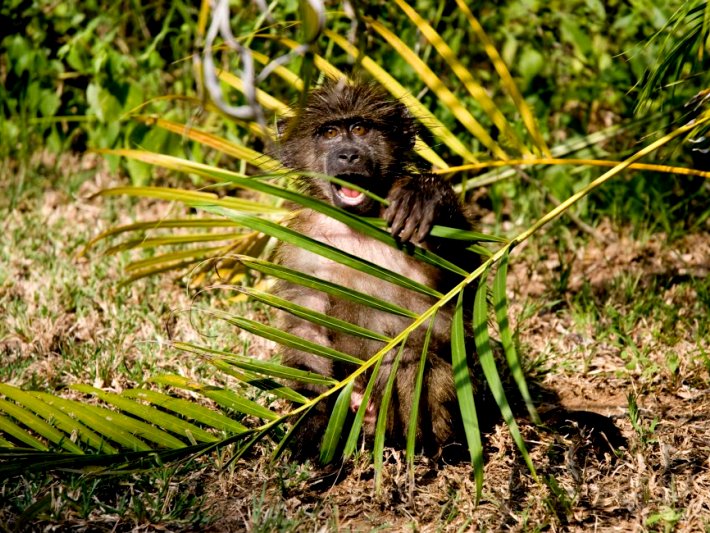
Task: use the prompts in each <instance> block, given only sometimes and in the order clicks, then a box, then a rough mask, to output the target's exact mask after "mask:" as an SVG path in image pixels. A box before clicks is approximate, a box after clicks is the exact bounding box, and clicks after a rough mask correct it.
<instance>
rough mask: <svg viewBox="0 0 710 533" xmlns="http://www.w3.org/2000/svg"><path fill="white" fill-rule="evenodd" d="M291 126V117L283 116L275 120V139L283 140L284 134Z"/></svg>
mask: <svg viewBox="0 0 710 533" xmlns="http://www.w3.org/2000/svg"><path fill="white" fill-rule="evenodd" d="M289 126H291V119H290V118H289V117H283V118H280V119H278V120H277V121H276V139H277V140H279V141H281V140H283V137H284V135H285V134H286V132H287V131H288V129H289Z"/></svg>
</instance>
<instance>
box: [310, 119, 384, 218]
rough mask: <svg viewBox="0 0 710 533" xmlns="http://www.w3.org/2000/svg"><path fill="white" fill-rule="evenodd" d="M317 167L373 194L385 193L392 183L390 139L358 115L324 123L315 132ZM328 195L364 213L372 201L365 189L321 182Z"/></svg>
mask: <svg viewBox="0 0 710 533" xmlns="http://www.w3.org/2000/svg"><path fill="white" fill-rule="evenodd" d="M314 142H315V149H316V154H318V166H319V167H320V168H319V171H320V172H323V174H328V175H329V176H335V177H336V178H341V179H343V180H345V181H347V182H348V183H352V184H353V185H357V186H358V187H361V188H363V189H366V190H368V191H371V192H373V193H375V194H379V195H382V194H386V193H387V191H388V190H389V187H390V185H391V181H390V180H389V179H388V169H389V167H390V166H391V163H392V161H391V160H392V154H391V153H390V152H389V150H388V148H389V146H390V143H388V142H387V139H386V138H385V136H384V135H383V133H382V132H381V131H379V130H377V129H376V128H375V127H374V125H373V124H371V123H368V122H367V121H366V120H364V119H362V118H360V117H353V118H351V119H348V120H339V121H333V122H328V123H325V124H323V126H321V127H320V128H319V129H318V130H317V131H316V133H315V136H314ZM321 189H322V190H323V192H324V193H326V196H327V197H328V199H329V200H330V201H331V202H332V203H333V204H335V205H337V206H338V207H342V208H344V209H348V210H350V211H354V212H357V213H366V212H368V211H370V210H371V209H372V208H373V207H374V202H373V200H372V199H371V198H369V197H368V196H366V195H365V194H364V193H362V192H360V191H357V190H355V189H351V188H348V187H347V186H344V185H341V184H338V183H335V182H328V183H321Z"/></svg>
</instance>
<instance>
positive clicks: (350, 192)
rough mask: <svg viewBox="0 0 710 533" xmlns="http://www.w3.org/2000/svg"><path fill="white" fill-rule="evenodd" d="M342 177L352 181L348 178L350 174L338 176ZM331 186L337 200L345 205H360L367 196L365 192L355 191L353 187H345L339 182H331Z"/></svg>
mask: <svg viewBox="0 0 710 533" xmlns="http://www.w3.org/2000/svg"><path fill="white" fill-rule="evenodd" d="M338 177H340V178H342V179H347V180H348V181H352V180H351V179H350V178H351V177H352V176H338ZM331 186H332V187H333V193H334V194H335V196H336V197H337V199H338V201H339V202H340V203H342V204H343V205H347V206H356V205H360V204H361V203H363V202H364V201H365V199H366V198H367V196H366V195H365V193H363V192H360V191H356V190H355V189H350V188H348V187H345V186H343V185H340V184H339V183H331Z"/></svg>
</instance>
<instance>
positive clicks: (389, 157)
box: [275, 82, 479, 456]
mask: <svg viewBox="0 0 710 533" xmlns="http://www.w3.org/2000/svg"><path fill="white" fill-rule="evenodd" d="M417 133H418V129H417V124H416V123H415V121H414V119H413V118H412V117H411V116H410V114H409V113H408V111H407V109H406V108H405V106H404V105H403V104H402V103H400V102H399V101H397V100H394V99H392V98H390V97H389V96H387V95H386V93H385V92H384V91H383V90H382V89H380V88H378V87H377V86H375V85H373V84H366V83H355V84H349V83H344V82H340V83H337V82H331V83H328V84H326V85H324V86H323V87H321V88H319V89H315V90H314V91H312V92H311V94H310V95H309V96H308V98H307V100H306V102H305V105H304V106H303V108H302V109H301V110H300V113H298V114H297V115H296V117H295V118H291V119H285V120H283V121H282V122H281V123H280V124H279V143H278V147H277V155H278V157H279V158H280V159H281V161H282V163H283V164H284V165H286V166H287V167H290V168H292V169H295V170H297V171H298V170H300V171H313V172H318V173H322V174H326V175H330V176H335V177H339V178H342V179H344V180H345V181H347V182H349V183H352V184H355V185H357V186H359V187H361V188H363V189H366V190H368V191H371V192H373V193H375V194H377V195H378V196H380V197H384V198H387V200H388V201H389V206H388V207H387V208H384V207H383V206H382V205H381V204H380V203H378V202H376V201H375V200H373V199H371V198H370V197H368V196H366V195H365V194H363V193H361V192H359V191H356V190H354V189H350V188H347V187H344V186H341V185H338V184H336V183H333V182H330V181H327V180H323V179H318V178H313V177H305V176H304V177H301V178H299V183H300V185H301V187H302V190H303V191H305V192H307V193H308V194H309V195H311V196H313V197H315V198H318V199H320V200H322V201H325V202H328V203H330V204H332V205H335V206H338V207H341V208H343V209H345V210H347V211H350V212H352V213H356V214H358V215H364V216H380V217H382V218H384V219H385V220H386V221H387V222H388V224H389V228H390V232H391V234H392V235H393V236H394V237H395V238H396V239H397V240H398V241H399V243H400V249H396V248H393V247H391V246H389V245H387V244H384V243H382V242H380V241H378V240H375V239H372V238H369V237H366V236H364V235H363V234H360V233H358V232H357V231H354V230H353V229H351V228H350V227H348V226H346V225H345V224H342V223H341V222H338V221H336V220H333V219H331V218H329V217H327V216H325V215H323V214H320V213H318V212H315V211H313V210H309V209H301V208H300V206H296V207H298V208H299V209H298V210H295V211H294V216H293V217H292V218H291V220H290V222H289V223H288V225H289V226H290V227H291V228H293V229H295V230H297V231H299V232H301V233H303V234H305V235H308V236H310V237H311V238H313V239H315V240H318V241H321V242H323V243H326V244H329V245H331V246H333V247H335V248H338V249H340V250H343V251H345V252H348V253H350V254H352V255H354V256H356V257H359V258H362V259H364V260H366V261H370V262H372V263H375V264H377V265H380V266H383V267H386V268H388V269H390V270H393V271H395V272H398V273H400V274H402V275H404V276H407V277H408V278H410V279H413V280H416V281H418V282H420V283H423V284H426V285H428V286H430V287H433V288H436V289H438V290H439V291H442V292H446V291H447V290H448V289H450V288H451V287H452V286H453V284H454V283H455V282H458V281H460V280H461V279H462V278H461V277H460V276H458V275H454V274H451V273H450V272H444V271H440V270H439V269H437V268H435V267H433V266H431V265H429V264H426V263H424V262H421V261H419V260H416V259H414V258H413V257H412V255H411V250H412V248H413V246H421V247H423V248H426V249H428V250H431V251H433V252H435V253H437V254H439V255H441V256H443V257H444V258H447V259H449V260H451V261H452V262H455V263H459V264H461V266H462V267H463V268H465V269H466V270H467V271H471V270H473V269H475V268H476V267H477V266H478V264H479V263H478V257H477V256H476V255H475V254H470V253H469V252H467V251H466V250H465V246H462V245H461V244H460V243H459V244H454V245H452V244H451V242H452V241H446V240H444V239H438V238H435V237H432V236H431V235H430V231H431V228H432V226H433V225H442V226H448V227H454V228H460V229H468V228H470V223H469V221H468V218H467V216H466V215H465V213H464V209H463V208H462V206H461V204H460V202H459V200H458V198H457V196H456V195H455V193H454V191H453V189H452V188H451V186H450V185H449V184H448V183H447V182H445V181H444V180H443V179H442V178H440V177H439V176H436V175H433V174H431V173H427V172H423V171H422V170H421V169H420V168H418V166H417V164H416V162H415V157H414V155H415V154H414V143H415V138H416V135H417ZM276 257H277V261H278V262H279V263H280V264H281V265H284V266H287V267H289V268H292V269H295V270H298V271H301V272H304V273H306V274H310V275H311V276H315V277H317V278H320V279H322V280H326V281H330V282H334V283H337V284H341V285H345V286H347V287H349V288H351V289H354V290H357V291H361V292H363V293H366V294H369V295H372V296H376V297H377V298H381V299H384V300H387V301H389V302H392V303H394V304H397V305H399V306H401V307H404V308H406V309H409V310H411V311H414V312H416V313H421V312H423V311H424V310H426V309H427V308H429V307H430V306H431V305H432V303H433V302H434V299H433V298H431V297H428V296H426V295H422V294H420V293H418V292H414V291H411V290H408V289H405V288H402V287H399V286H397V285H394V284H392V283H389V282H387V281H384V280H381V279H378V278H376V277H373V276H370V275H368V274H364V273H362V272H359V271H356V270H353V269H351V268H348V267H346V266H343V265H341V264H338V263H335V262H333V261H330V260H328V259H325V258H323V257H321V256H319V255H316V254H313V253H311V252H308V251H305V250H302V249H300V248H298V247H295V246H292V245H290V244H286V243H282V244H280V245H279V247H278V248H277V251H276ZM275 291H276V293H277V294H278V295H279V296H281V297H282V298H285V299H287V300H289V301H291V302H294V303H297V304H299V305H302V306H304V307H308V308H310V309H313V310H315V311H318V312H320V313H324V314H327V315H329V316H332V317H336V318H339V319H342V320H346V321H348V322H350V323H353V324H357V325H359V326H363V327H365V328H368V329H370V330H373V331H376V332H379V333H382V334H384V335H387V336H390V337H392V336H394V335H396V334H398V333H399V332H401V331H402V330H403V329H404V328H405V327H406V326H407V325H409V324H410V323H411V320H410V319H408V318H404V317H402V316H397V315H394V314H390V313H387V312H384V311H379V310H375V309H372V308H370V307H366V306H364V305H359V304H355V303H352V302H350V301H346V300H342V299H337V298H334V297H332V296H329V295H327V294H325V293H323V292H320V291H317V290H313V289H309V288H306V287H302V286H299V285H296V284H292V283H288V282H283V281H282V282H279V283H278V284H277V287H276V289H275ZM451 314H452V311H451V309H447V308H444V309H442V310H441V311H439V313H438V314H437V318H436V322H435V325H434V327H433V333H432V337H431V339H430V345H429V350H428V356H427V361H426V370H425V379H424V390H423V393H422V397H421V400H420V414H419V425H418V428H417V438H418V442H420V443H421V444H422V445H423V447H424V450H425V451H426V452H428V453H429V454H431V455H436V454H438V453H439V452H440V451H441V448H442V446H444V445H446V444H447V443H449V442H451V441H452V440H453V439H454V438H455V435H456V433H457V427H458V426H459V425H460V421H459V414H458V413H459V410H458V406H457V400H456V393H455V388H454V381H453V375H452V369H451V357H450V322H451ZM279 322H280V327H281V328H282V329H284V330H286V331H288V332H290V333H292V334H294V335H297V336H300V337H303V338H305V339H308V340H310V341H312V342H315V343H318V344H320V345H324V346H329V347H332V348H334V349H336V350H339V351H342V352H345V353H348V354H351V355H354V356H356V357H358V358H360V359H366V358H369V357H371V356H372V355H373V354H374V353H375V352H377V351H378V350H379V349H381V347H382V346H383V344H382V343H381V342H379V341H375V340H369V339H365V338H362V337H357V336H353V335H348V334H345V333H340V332H334V331H329V330H328V329H326V328H325V327H323V326H320V325H317V324H313V323H311V322H308V321H305V320H303V319H300V318H298V317H295V316H293V315H291V314H288V313H285V312H284V313H282V314H281V315H280V317H279ZM425 333H426V327H423V328H419V330H417V331H415V332H413V333H412V334H411V335H410V336H409V338H408V339H407V341H406V344H405V347H404V350H403V352H402V355H401V359H400V364H399V369H398V370H397V375H396V378H395V379H396V380H395V387H394V391H393V396H392V399H391V403H390V410H389V416H388V419H389V422H388V438H389V439H390V441H399V442H400V443H401V442H402V439H403V437H404V436H405V435H406V434H407V427H408V423H409V415H410V409H411V403H412V391H413V389H414V383H415V378H416V371H417V366H418V363H419V359H420V354H421V351H422V347H423V343H424V339H425ZM396 352H397V350H396V349H395V350H393V351H392V353H389V354H387V356H386V357H385V359H384V361H383V364H382V369H381V371H380V373H379V375H378V378H377V381H376V383H375V387H374V389H373V394H372V396H371V398H370V402H369V403H368V405H367V407H366V416H365V424H364V427H365V433H366V434H367V433H371V432H372V431H373V429H374V423H375V420H376V416H377V410H378V407H379V404H380V400H381V396H382V392H383V390H384V388H385V384H386V382H387V378H388V375H389V370H390V369H391V367H390V365H391V362H392V361H393V359H394V357H395V355H396ZM283 363H284V364H285V365H288V366H291V367H295V368H299V369H304V370H309V371H313V372H317V373H319V374H322V375H326V376H331V377H334V378H337V379H342V378H343V377H345V376H346V375H348V374H349V373H351V372H352V371H353V370H354V368H353V367H352V365H345V364H338V363H334V362H333V361H331V360H329V359H326V358H323V357H318V356H315V355H312V354H308V353H304V352H302V351H298V350H296V349H291V348H288V349H286V350H285V352H284V353H283ZM366 383H367V380H366V379H363V380H362V382H359V383H356V385H355V388H354V390H353V393H352V396H351V407H352V409H353V410H356V409H357V408H358V407H359V405H360V403H361V401H362V394H363V391H364V388H365V386H366ZM294 386H297V388H298V390H299V391H300V392H302V393H303V394H306V395H311V396H312V395H313V394H315V393H320V392H322V391H323V389H322V388H319V387H316V386H312V385H303V384H297V385H294ZM321 403H324V402H321ZM318 408H319V410H318V411H317V412H315V413H313V414H312V415H310V417H309V419H308V420H306V421H305V422H304V426H303V428H302V429H301V430H300V432H299V434H300V435H302V436H304V435H307V436H308V439H306V440H305V442H304V440H303V438H299V437H296V438H295V439H294V441H295V443H294V444H293V448H294V452H295V454H296V455H297V456H298V455H301V456H303V455H310V454H313V453H314V452H315V451H317V446H314V441H313V439H314V438H316V436H318V437H320V436H322V434H323V431H324V428H325V425H326V423H327V420H328V406H326V405H321V406H319V407H318Z"/></svg>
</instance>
